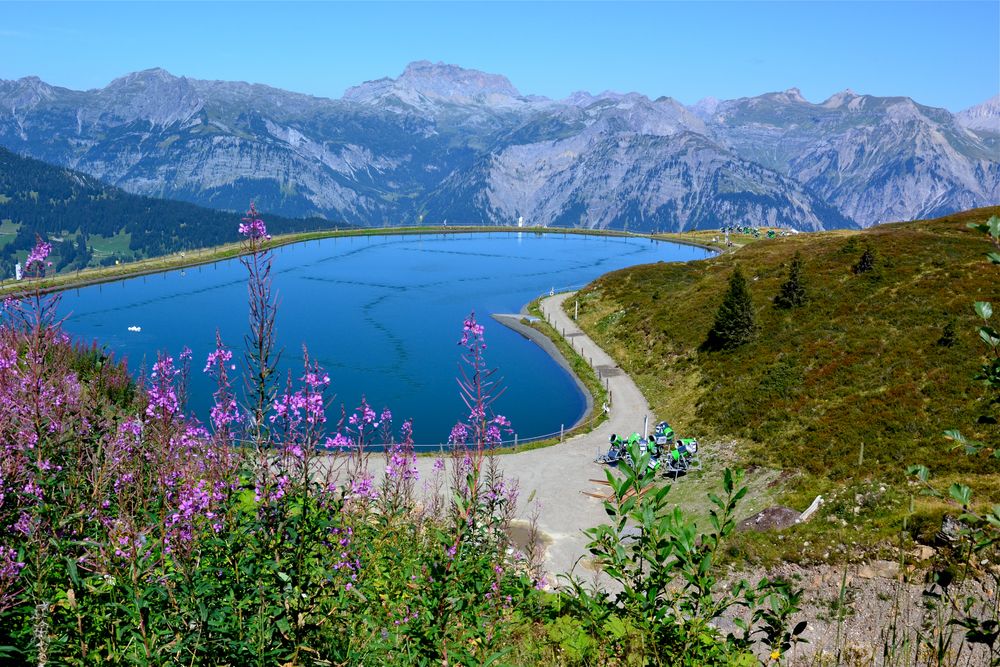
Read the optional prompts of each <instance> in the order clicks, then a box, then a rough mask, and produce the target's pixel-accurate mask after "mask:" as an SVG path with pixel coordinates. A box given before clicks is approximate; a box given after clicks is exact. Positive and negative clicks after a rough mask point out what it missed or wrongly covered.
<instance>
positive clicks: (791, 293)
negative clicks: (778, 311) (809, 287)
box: [774, 252, 806, 309]
mask: <svg viewBox="0 0 1000 667" xmlns="http://www.w3.org/2000/svg"><path fill="white" fill-rule="evenodd" d="M805 302H806V288H805V286H804V285H803V284H802V256H801V255H800V254H799V253H797V252H796V253H795V257H793V258H792V265H791V267H790V268H789V270H788V280H786V281H785V282H783V283H782V284H781V289H780V290H779V291H778V293H777V294H776V295H775V297H774V306H775V308H785V309H788V308H798V307H799V306H802V305H805Z"/></svg>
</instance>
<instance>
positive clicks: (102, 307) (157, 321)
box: [59, 232, 712, 444]
mask: <svg viewBox="0 0 1000 667" xmlns="http://www.w3.org/2000/svg"><path fill="white" fill-rule="evenodd" d="M711 254H712V252H711V251H708V250H705V249H702V248H698V247H694V246H687V245H680V244H675V243H666V242H660V241H652V240H650V239H645V238H625V237H608V236H586V235H578V234H558V233H555V234H553V233H547V234H536V233H532V232H522V233H468V234H436V235H435V234H413V235H398V236H377V235H372V236H349V237H335V238H328V239H322V240H315V241H307V242H302V243H297V244H294V245H288V246H283V247H281V248H277V249H275V251H274V269H273V278H274V290H275V292H276V293H277V296H278V302H279V305H278V316H277V323H276V331H277V339H278V348H279V349H281V350H282V354H281V361H280V369H281V372H280V373H279V377H280V378H281V382H280V384H281V386H282V387H283V386H284V378H285V377H286V374H287V372H288V371H289V370H291V371H292V372H293V377H294V379H295V380H296V384H297V380H298V377H300V376H301V374H302V346H303V345H306V346H308V350H309V356H310V359H311V360H313V361H316V362H318V363H319V364H320V365H321V366H322V367H323V368H324V369H325V370H326V371H327V372H328V373H329V375H330V379H331V385H330V390H329V392H328V397H329V398H332V399H333V401H332V403H331V406H330V409H329V410H328V413H327V416H328V420H329V421H328V426H329V427H330V428H331V430H333V429H335V428H336V424H337V421H338V420H339V418H340V407H341V405H343V406H344V408H345V409H346V410H347V413H348V414H350V413H351V412H352V411H353V409H354V408H355V407H356V406H357V405H358V404H359V402H360V400H361V397H362V395H365V396H366V397H367V399H368V402H369V403H370V404H371V405H372V407H373V408H375V410H376V411H379V412H380V411H381V410H382V409H383V408H385V407H387V408H389V409H390V410H391V411H392V412H393V415H394V425H395V427H396V429H398V427H399V425H400V424H401V423H402V421H403V420H405V419H410V418H412V419H413V428H414V438H415V440H416V442H417V443H419V444H435V443H441V442H444V441H445V440H446V439H447V437H448V433H449V431H450V430H451V427H452V426H453V425H454V424H455V422H456V421H458V420H460V419H463V418H464V417H465V416H466V415H467V413H468V410H467V409H466V407H465V405H464V404H463V403H462V401H461V399H460V397H459V394H458V386H457V384H456V380H455V378H456V375H457V373H458V364H459V360H460V355H461V352H462V348H461V347H459V346H458V344H457V343H458V340H459V338H460V337H461V330H462V322H463V320H464V318H465V317H466V316H468V314H469V312H470V311H475V313H476V319H477V320H478V321H479V322H480V323H481V324H483V325H484V326H485V327H486V343H487V345H488V347H487V349H486V351H485V355H486V360H487V363H488V365H489V367H491V368H493V367H496V368H499V370H498V372H497V374H496V376H497V377H503V378H504V382H503V384H504V386H505V387H506V391H505V393H504V394H503V395H502V396H501V397H500V399H499V400H498V401H497V402H496V404H495V405H494V409H495V411H496V412H497V413H499V414H504V415H506V416H507V417H509V418H510V420H511V423H512V426H513V428H514V430H515V431H516V432H517V434H518V436H519V438H520V439H522V440H524V439H529V438H533V437H537V436H540V435H543V434H550V433H558V432H559V429H560V426H561V425H565V426H566V428H569V427H570V426H571V425H572V424H574V423H576V422H577V421H578V419H579V418H580V417H581V415H582V414H583V412H584V410H585V408H586V401H585V397H584V396H583V394H582V393H581V391H580V389H579V388H578V387H577V385H576V383H575V382H574V381H573V379H572V377H571V376H570V374H569V373H568V372H567V371H566V370H564V369H563V368H562V367H561V366H559V364H557V363H556V362H555V361H554V360H553V359H551V358H550V357H549V356H548V355H547V354H546V353H545V352H544V351H542V349H541V348H540V347H539V346H538V345H536V344H535V343H534V342H532V341H529V340H527V339H525V338H524V337H523V336H521V335H520V334H518V333H516V332H514V331H512V330H510V329H508V328H507V327H505V326H503V325H501V324H499V323H498V322H496V321H495V320H493V319H492V318H491V317H490V314H491V313H516V312H518V311H519V310H520V309H521V307H522V306H524V305H525V304H526V303H528V302H529V301H531V300H532V299H534V298H536V297H538V296H539V295H540V294H543V293H548V292H549V291H550V290H551V289H555V290H556V291H559V290H563V289H568V288H576V287H582V286H583V285H584V284H586V283H588V282H590V281H591V280H593V279H595V278H597V277H598V276H600V275H602V274H604V273H607V272H609V271H613V270H615V269H620V268H623V267H627V266H633V265H636V264H646V263H653V262H659V261H664V262H684V261H690V260H696V259H703V258H705V257H708V256H710V255H711ZM59 311H60V313H61V314H62V315H64V316H67V320H66V323H65V328H66V330H67V331H68V332H69V333H70V334H71V335H72V336H73V337H74V338H76V339H81V340H83V341H84V342H88V343H89V342H90V341H92V340H96V341H97V342H98V343H99V344H101V345H104V346H105V347H106V348H107V349H108V350H109V351H111V352H113V353H114V355H115V357H116V358H118V359H121V358H125V359H127V361H128V364H129V370H130V371H131V372H132V373H133V374H136V373H137V372H138V371H139V370H140V369H142V368H145V369H146V370H147V372H148V370H149V369H150V368H151V367H152V364H153V362H154V361H155V359H156V354H157V352H158V351H161V352H165V353H167V354H170V355H171V356H173V357H174V358H175V359H176V358H177V356H178V354H179V353H180V352H181V350H182V348H183V347H184V346H188V347H190V348H191V350H192V351H193V358H192V361H191V378H190V385H189V387H190V388H189V392H190V399H189V410H190V411H192V412H193V413H194V414H195V415H196V416H197V417H199V418H201V419H202V420H203V421H207V417H208V409H209V407H210V405H211V400H212V399H211V395H212V391H213V390H214V384H213V383H212V382H211V381H210V380H209V378H208V377H207V376H206V375H204V374H203V373H202V368H203V367H204V365H205V358H206V356H207V354H208V353H209V352H210V351H212V350H213V349H214V346H215V332H216V329H218V330H219V331H220V332H221V335H222V339H223V341H224V342H225V343H226V344H227V345H228V346H229V347H230V348H231V349H232V350H233V352H234V354H233V362H234V363H236V364H237V372H236V374H238V373H239V371H240V370H241V369H242V366H243V363H242V350H243V347H244V340H243V337H244V334H245V333H246V332H247V331H248V328H249V327H248V320H247V289H246V270H245V269H244V268H243V266H242V265H241V264H240V263H239V261H238V260H236V259H232V260H225V261H220V262H216V263H214V264H206V265H202V266H195V267H190V268H187V269H183V270H174V271H167V272H164V273H159V274H152V275H147V276H139V277H135V278H129V279H125V280H121V281H117V282H111V283H104V284H100V285H93V286H88V287H82V288H79V289H72V290H67V291H65V292H63V293H62V296H61V302H60V306H59ZM130 326H137V327H141V331H139V332H131V331H129V330H128V328H129V327H130ZM239 382H240V380H239V377H236V378H235V382H234V386H241V385H240V384H238V383H239ZM598 407H600V406H598ZM508 437H510V436H506V435H505V439H506V438H508Z"/></svg>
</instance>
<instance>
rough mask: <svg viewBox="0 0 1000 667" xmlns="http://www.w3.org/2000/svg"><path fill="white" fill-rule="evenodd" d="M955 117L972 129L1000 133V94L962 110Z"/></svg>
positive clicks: (960, 123) (961, 123) (964, 125)
mask: <svg viewBox="0 0 1000 667" xmlns="http://www.w3.org/2000/svg"><path fill="white" fill-rule="evenodd" d="M955 119H956V120H958V123H959V125H961V126H963V127H966V128H968V129H970V130H976V131H979V132H990V133H993V134H1000V95H995V96H993V97H991V98H990V99H988V100H986V101H985V102H983V103H982V104H977V105H975V106H971V107H969V108H968V109H965V110H964V111H960V112H959V113H957V114H955Z"/></svg>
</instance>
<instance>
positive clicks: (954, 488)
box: [948, 482, 972, 507]
mask: <svg viewBox="0 0 1000 667" xmlns="http://www.w3.org/2000/svg"><path fill="white" fill-rule="evenodd" d="M948 495H949V496H951V497H952V498H954V499H955V500H956V501H957V502H958V503H959V504H961V505H962V507H968V506H969V503H970V502H971V500H972V489H970V488H969V487H968V486H966V485H965V484H959V483H957V482H956V483H955V484H952V485H951V486H950V487H949V488H948Z"/></svg>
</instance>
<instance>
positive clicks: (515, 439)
mask: <svg viewBox="0 0 1000 667" xmlns="http://www.w3.org/2000/svg"><path fill="white" fill-rule="evenodd" d="M514 449H517V433H515V434H514Z"/></svg>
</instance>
